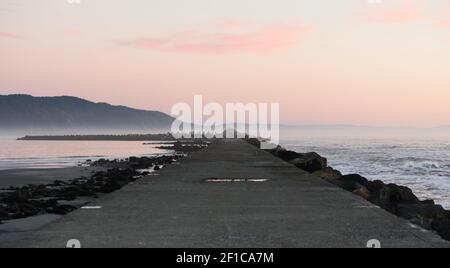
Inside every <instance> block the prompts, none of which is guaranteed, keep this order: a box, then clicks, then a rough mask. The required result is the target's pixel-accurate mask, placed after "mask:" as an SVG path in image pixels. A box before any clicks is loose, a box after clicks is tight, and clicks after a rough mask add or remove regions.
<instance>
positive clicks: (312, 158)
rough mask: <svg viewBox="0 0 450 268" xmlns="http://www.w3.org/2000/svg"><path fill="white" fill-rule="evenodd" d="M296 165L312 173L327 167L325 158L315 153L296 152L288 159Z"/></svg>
mask: <svg viewBox="0 0 450 268" xmlns="http://www.w3.org/2000/svg"><path fill="white" fill-rule="evenodd" d="M289 162H290V163H291V164H294V165H295V166H296V167H298V168H300V169H303V170H305V171H308V172H309V173H313V172H315V171H319V170H321V169H324V168H326V167H327V165H328V163H327V159H326V158H324V157H321V156H320V155H319V154H317V153H306V154H297V157H296V158H294V159H292V160H290V161H289Z"/></svg>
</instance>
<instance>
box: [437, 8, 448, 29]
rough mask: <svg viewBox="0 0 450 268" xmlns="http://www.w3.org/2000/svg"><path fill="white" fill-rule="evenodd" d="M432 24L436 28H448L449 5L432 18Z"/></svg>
mask: <svg viewBox="0 0 450 268" xmlns="http://www.w3.org/2000/svg"><path fill="white" fill-rule="evenodd" d="M434 26H436V27H437V28H447V29H448V28H450V7H447V8H446V9H444V11H443V12H441V14H440V16H438V17H437V18H436V19H435V20H434Z"/></svg>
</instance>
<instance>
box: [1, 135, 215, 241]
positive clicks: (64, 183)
mask: <svg viewBox="0 0 450 268" xmlns="http://www.w3.org/2000/svg"><path fill="white" fill-rule="evenodd" d="M200 144H203V145H202V146H199V145H200ZM181 145H183V146H181ZM206 146H207V144H206V143H203V142H200V143H199V142H197V141H195V142H191V141H184V142H183V143H180V142H174V143H172V146H169V145H168V144H165V145H164V148H165V149H166V150H170V151H171V152H172V153H169V154H165V155H155V156H150V157H134V156H131V157H128V158H126V159H114V160H108V159H99V160H96V161H90V160H89V161H87V162H86V163H85V164H86V165H87V166H85V167H71V168H60V169H28V170H27V169H10V170H0V176H1V177H2V180H1V181H0V236H3V235H4V234H9V233H11V232H12V233H14V232H21V231H24V230H29V229H37V228H39V227H40V226H42V225H45V224H46V223H50V222H52V221H54V219H55V218H59V217H61V216H62V215H66V214H68V213H70V212H72V211H75V210H77V209H79V208H82V207H83V206H85V205H87V204H89V203H90V202H92V201H94V200H95V199H97V198H99V197H101V196H103V195H105V194H110V193H112V192H115V191H117V190H119V189H121V188H123V187H124V186H126V185H127V184H130V183H134V182H135V181H137V180H141V179H144V178H146V177H150V178H151V176H156V175H158V174H157V172H158V171H159V170H160V169H162V168H164V167H165V166H167V165H170V164H173V163H175V162H177V161H178V160H179V159H181V158H183V157H185V156H186V154H187V153H190V152H195V151H198V150H201V149H203V148H205V147H206ZM5 178H6V179H5ZM14 181H20V184H18V183H15V182H14ZM8 230H9V231H8Z"/></svg>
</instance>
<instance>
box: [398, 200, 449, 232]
mask: <svg viewBox="0 0 450 268" xmlns="http://www.w3.org/2000/svg"><path fill="white" fill-rule="evenodd" d="M395 214H396V215H397V216H400V217H402V218H404V219H407V220H410V221H411V222H413V223H414V224H416V225H419V226H422V227H423V228H425V229H432V224H433V222H435V221H442V220H445V219H447V212H446V211H445V209H444V208H443V207H442V206H439V205H427V204H400V205H398V206H397V208H396V213H395Z"/></svg>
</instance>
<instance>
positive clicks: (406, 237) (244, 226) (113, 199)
mask: <svg viewBox="0 0 450 268" xmlns="http://www.w3.org/2000/svg"><path fill="white" fill-rule="evenodd" d="M208 179H221V180H223V181H222V182H212V181H208ZM230 179H235V180H234V181H230ZM236 179H241V180H236ZM246 179H250V181H246ZM91 206H96V207H97V208H96V209H95V208H94V209H80V210H77V211H75V212H73V213H71V214H69V215H66V216H64V217H63V218H61V219H59V220H57V221H55V222H53V223H51V224H49V225H47V226H44V227H43V228H41V229H40V230H38V231H33V232H29V233H22V234H20V236H19V238H18V239H15V240H12V241H9V242H5V241H4V242H3V243H4V244H3V245H2V244H0V246H13V247H65V246H66V243H67V241H68V240H69V239H78V240H79V241H80V242H81V245H82V247H182V248H184V247H187V248H191V247H252V248H254V247H257V248H260V247H263V248H265V247H272V248H273V247H366V245H367V242H368V241H369V240H371V239H377V240H379V241H380V242H381V246H382V247H448V246H449V244H448V243H447V242H445V241H443V240H442V239H441V238H439V237H438V236H437V235H435V234H434V233H432V232H428V231H425V230H422V229H420V228H418V227H414V226H413V225H412V224H410V223H409V222H407V221H405V220H402V219H400V218H397V217H396V216H394V215H392V214H390V213H388V212H386V211H384V210H382V209H380V208H378V207H376V206H374V205H372V204H370V203H368V202H367V201H365V200H363V199H362V198H360V197H358V196H355V195H353V194H351V193H349V192H346V191H344V190H342V189H340V188H337V187H336V186H334V185H331V184H329V183H327V182H325V181H323V180H321V179H319V178H318V177H315V176H313V175H310V174H308V173H306V172H303V171H302V170H300V169H298V168H296V167H294V166H292V165H290V164H289V163H286V162H284V161H282V160H280V159H278V158H276V157H274V156H272V155H270V154H269V153H267V152H264V151H262V150H259V149H258V148H256V147H253V146H251V145H250V144H247V143H246V142H245V141H242V140H223V141H220V142H218V143H215V144H212V145H211V146H210V147H208V148H207V149H205V150H203V151H200V152H197V153H193V154H191V155H190V156H188V157H187V158H186V159H184V160H183V161H181V162H180V163H177V164H174V165H170V166H168V167H167V168H165V169H163V170H161V171H159V175H158V176H148V177H145V178H143V179H142V180H139V181H138V182H136V183H134V184H130V185H128V186H126V187H124V188H123V189H121V190H119V191H117V192H114V193H112V194H109V195H105V196H103V197H101V198H100V199H98V200H97V201H96V202H95V203H94V204H91Z"/></svg>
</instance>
